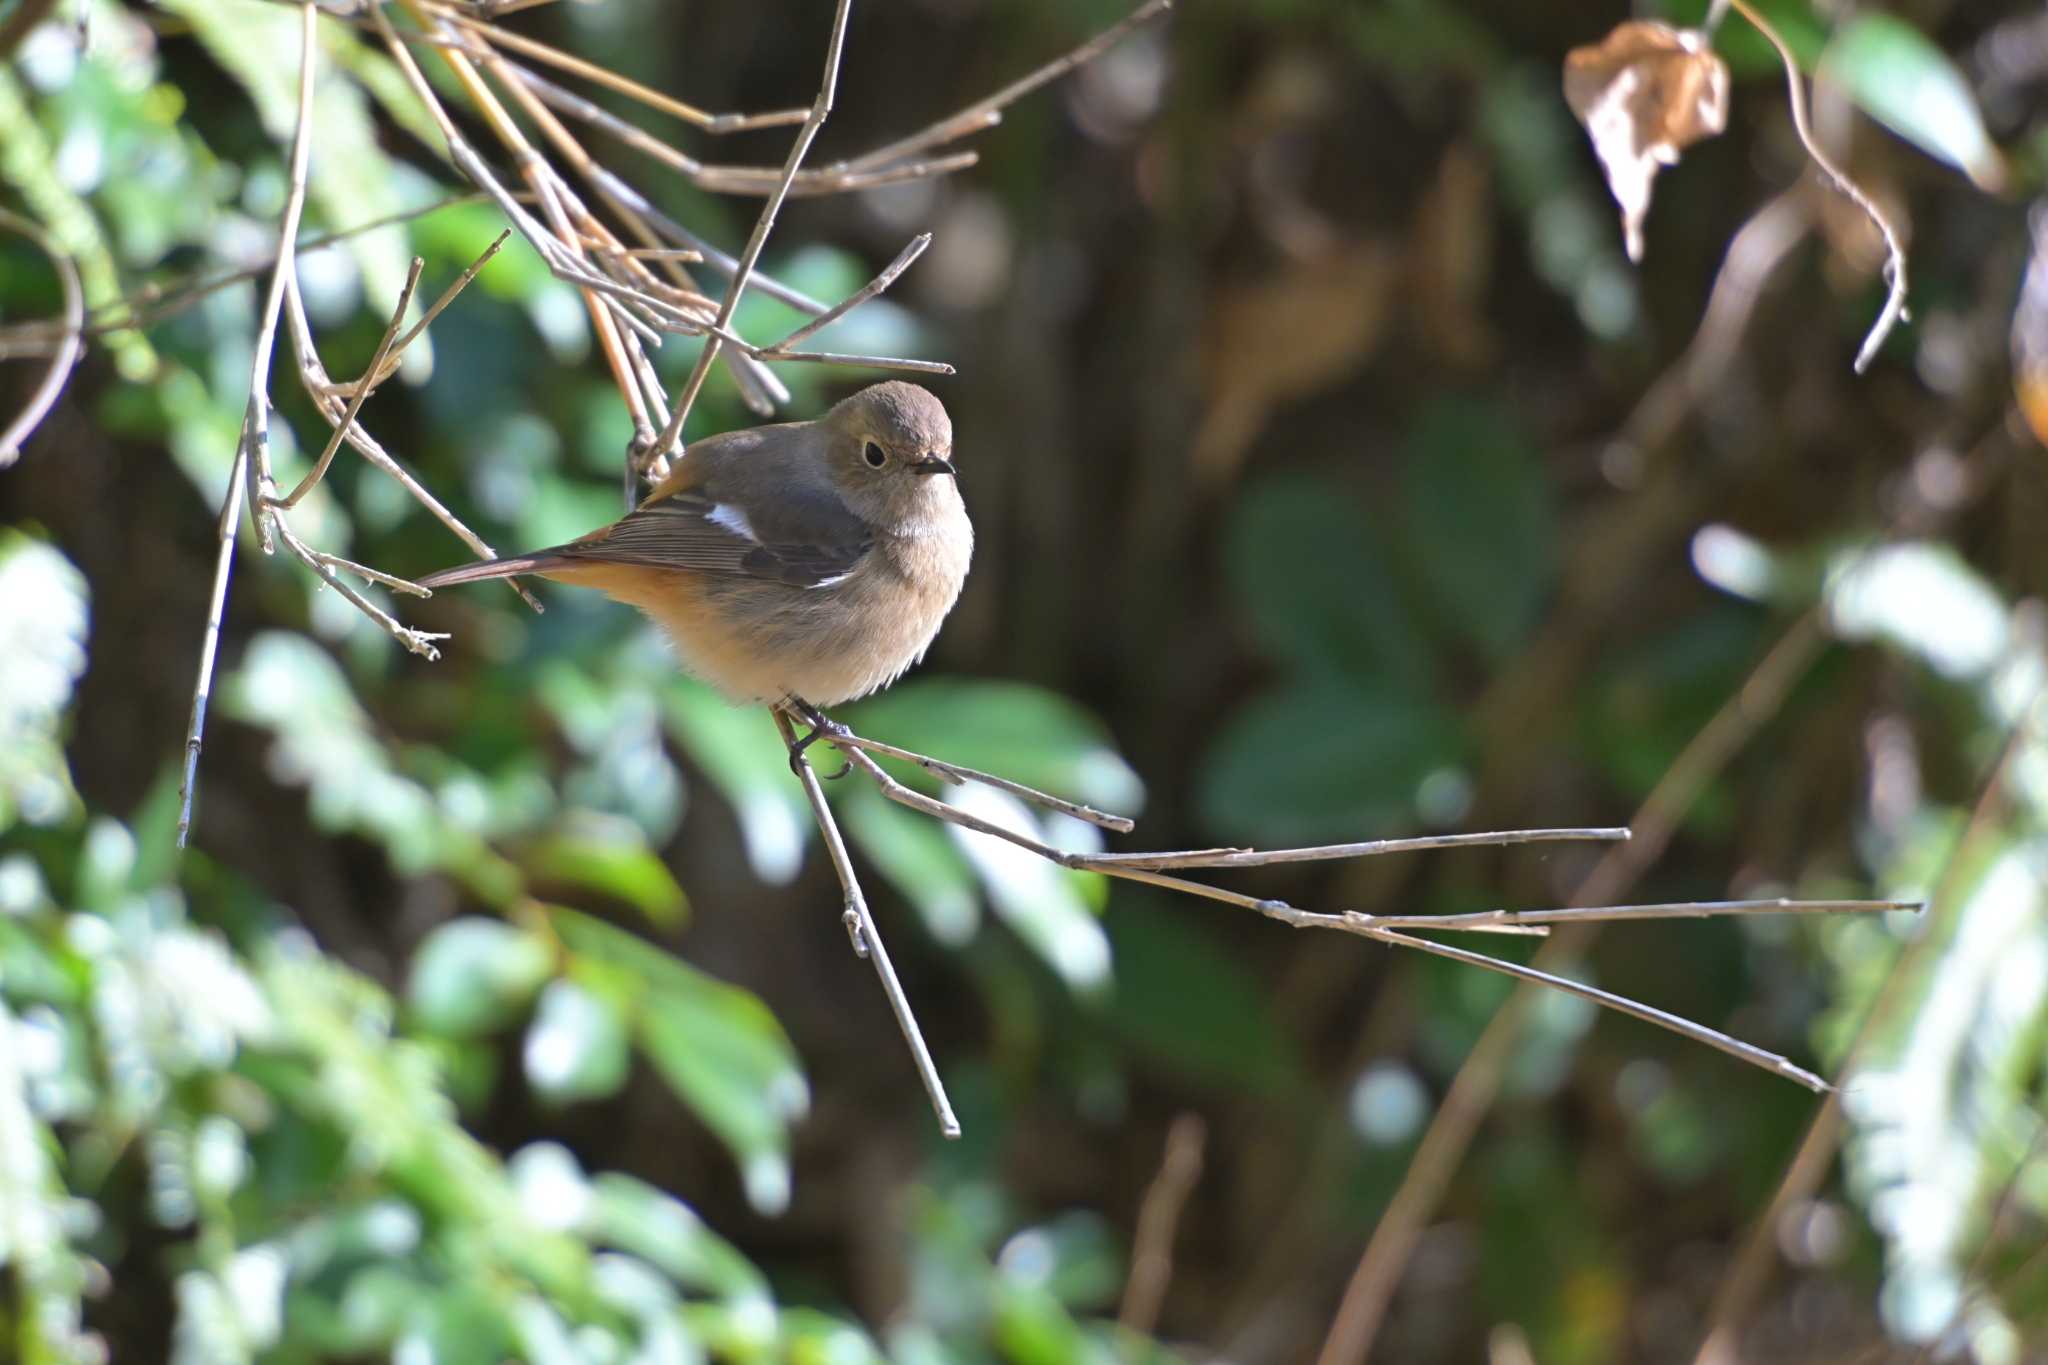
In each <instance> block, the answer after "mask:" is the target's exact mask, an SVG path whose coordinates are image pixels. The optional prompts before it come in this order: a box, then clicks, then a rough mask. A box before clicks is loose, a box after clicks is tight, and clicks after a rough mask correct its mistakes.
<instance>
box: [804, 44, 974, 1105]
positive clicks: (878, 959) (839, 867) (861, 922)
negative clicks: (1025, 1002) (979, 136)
mask: <svg viewBox="0 0 2048 1365" xmlns="http://www.w3.org/2000/svg"><path fill="white" fill-rule="evenodd" d="M843 12H844V11H843V8H842V13H843ZM773 714H774V716H775V728H776V729H778V730H780V731H781V732H782V742H783V744H784V745H785V746H786V747H787V748H788V749H789V756H790V759H791V760H792V761H793V762H794V764H795V766H796V774H797V778H798V780H799V781H801V782H802V783H803V787H804V799H805V800H807V801H809V802H810V805H811V814H812V816H813V817H815V818H816V820H817V822H818V833H819V834H820V835H822V836H823V837H824V840H825V851H826V852H827V853H828V854H830V855H831V858H832V870H833V871H834V872H836V873H838V874H839V886H840V889H841V890H842V891H844V892H845V895H846V909H845V910H844V912H843V913H842V918H843V919H844V921H845V924H846V932H847V936H848V937H849V938H850V939H851V940H852V942H853V951H854V954H855V955H856V956H859V957H864V958H867V959H868V960H869V961H870V962H872V963H873V964H874V966H875V977H876V979H877V980H879V981H880V982H881V983H882V994H883V995H885V996H887V997H888V999H889V1008H890V1010H891V1011H892V1012H893V1013H894V1014H895V1015H896V1026H897V1027H898V1028H900V1029H902V1030H903V1041H904V1042H906V1043H908V1044H909V1045H910V1056H911V1060H912V1061H914V1062H915V1063H916V1064H917V1074H918V1078H919V1079H920V1080H922V1081H923V1082H924V1089H925V1093H926V1094H927V1095H929V1096H930V1097H931V1102H932V1112H933V1113H934V1114H936V1115H937V1116H938V1120H939V1131H940V1132H941V1133H943V1134H944V1135H945V1136H947V1137H949V1138H957V1137H959V1136H960V1120H959V1119H957V1118H955V1117H954V1116H953V1105H952V1102H951V1101H949V1100H948V1099H947V1098H946V1085H945V1082H944V1081H942V1080H940V1079H939V1068H938V1067H937V1065H935V1064H934V1063H933V1061H932V1054H931V1049H930V1048H928V1047H926V1046H925V1041H924V1033H923V1031H922V1030H920V1029H919V1028H918V1026H917V1016H916V1015H915V1014H913V1013H912V1012H911V1009H910V999H909V997H908V996H906V995H904V993H903V983H902V982H900V981H898V980H897V979H896V968H895V966H894V965H893V964H892V963H891V962H890V961H889V950H888V949H887V948H885V947H883V946H882V933H881V930H880V929H878V928H877V927H876V925H875V916H874V912H873V911H871V910H869V909H868V901H867V897H866V896H864V895H863V894H861V889H860V879H859V878H858V877H857V876H855V875H854V871H853V859H852V858H850V857H848V856H847V852H846V841H845V840H844V839H842V838H841V837H840V835H839V823H838V821H836V820H834V819H833V818H832V807H831V806H830V804H828V803H827V802H826V800H825V789H824V788H823V787H822V786H820V785H819V783H818V775H817V774H816V773H815V772H813V771H811V765H810V763H809V762H808V761H806V760H805V758H804V756H803V753H802V751H801V750H800V749H798V748H797V741H796V728H795V727H794V726H792V725H791V724H790V723H789V717H788V716H786V715H784V714H783V713H782V711H781V709H780V708H779V707H778V708H776V709H775V711H774V712H773Z"/></svg>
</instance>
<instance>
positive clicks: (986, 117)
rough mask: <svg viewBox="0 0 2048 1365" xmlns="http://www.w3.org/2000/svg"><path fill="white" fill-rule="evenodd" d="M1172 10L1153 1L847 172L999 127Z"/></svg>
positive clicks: (1169, 0) (1168, 3) (1168, 1)
mask: <svg viewBox="0 0 2048 1365" xmlns="http://www.w3.org/2000/svg"><path fill="white" fill-rule="evenodd" d="M1171 8H1173V0H1147V2H1146V3H1145V4H1143V5H1141V6H1139V7H1138V8H1137V9H1135V10H1133V11H1132V12H1131V13H1129V14H1127V15H1125V16H1124V17H1123V18H1122V19H1120V20H1118V21H1117V22H1116V23H1114V24H1112V25H1110V26H1109V27H1108V28H1106V29H1104V30H1103V31H1102V32H1100V33H1098V34H1096V35H1095V36H1094V37H1093V38H1090V39H1088V41H1086V42H1084V43H1082V44H1081V45H1080V46H1079V47H1076V48H1074V49H1073V50H1072V51H1070V52H1068V53H1067V54H1066V55H1064V56H1061V57H1055V58H1054V59H1053V60H1052V61H1049V62H1047V63H1046V64H1045V65H1044V66H1041V67H1039V68H1038V69H1037V70H1036V71H1033V72H1032V73H1031V74H1029V75H1028V76H1024V77H1022V78H1020V79H1018V80H1014V81H1012V82H1010V83H1009V84H1008V85H1006V86H1004V87H1003V88H1002V89H1001V90H998V91H996V93H995V94H993V95H990V96H988V97H987V98H986V99H981V100H976V101H975V102H974V103H973V104H970V105H968V106H967V107H966V108H965V109H962V110H960V111H959V112H958V113H956V114H953V115H951V116H950V117H947V118H943V119H940V120H939V121H938V122H937V123H935V124H932V125H931V126H930V127H928V128H926V129H924V130H923V131H921V132H917V133H913V134H911V135H910V136H909V137H906V138H903V139H901V140H899V141H896V142H892V143H890V144H889V145H888V146H886V147H878V148H876V149H875V150H874V151H872V152H869V153H867V154H866V155H864V156H858V157H855V158H854V159H853V160H851V161H849V162H846V163H845V166H844V168H845V169H847V170H856V171H858V170H869V169H872V168H874V167H876V166H883V165H887V164H889V163H890V162H894V161H901V160H903V159H904V158H905V157H909V156H915V155H916V154H917V153H919V152H922V151H924V150H925V149H926V148H928V147H935V146H938V145H940V144H941V143H946V142H951V141H953V140H954V139H956V138H960V137H965V136H966V135H967V134H969V133H972V132H976V131H979V130H980V129H983V128H987V127H990V126H992V125H994V124H996V123H999V122H1001V121H1002V116H1003V110H1004V109H1006V108H1008V107H1009V106H1010V105H1012V104H1015V103H1016V102H1017V101H1018V100H1020V99H1022V98H1024V96H1026V95H1028V94H1030V93H1031V92H1032V91H1034V90H1036V89H1038V88H1039V87H1040V86H1042V85H1045V84H1046V83H1047V82H1050V81H1055V80H1058V79H1059V78H1060V77H1061V76H1064V75H1066V74H1067V73H1068V72H1069V71H1072V70H1073V69H1074V68H1075V67H1077V66H1081V65H1082V64H1084V63H1086V62H1090V61H1093V60H1094V59H1095V58H1097V57H1099V56H1101V55H1102V54H1103V53H1104V52H1106V51H1108V50H1109V49H1110V48H1111V47H1114V46H1115V45H1116V44H1117V43H1118V42H1120V41H1121V40H1122V39H1123V37H1124V35H1125V34H1127V33H1129V32H1130V31H1131V30H1133V29H1135V28H1137V27H1139V26H1140V25H1143V24H1147V23H1150V22H1151V21H1152V20H1154V19H1156V18H1158V17H1159V16H1160V15H1162V14H1164V13H1166V11H1167V10H1169V9H1171ZM831 169H835V170H836V169H840V168H839V167H837V166H835V167H832V168H831Z"/></svg>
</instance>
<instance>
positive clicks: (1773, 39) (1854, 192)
mask: <svg viewBox="0 0 2048 1365" xmlns="http://www.w3.org/2000/svg"><path fill="white" fill-rule="evenodd" d="M1729 3H1730V4H1732V5H1733V6H1734V7H1735V10H1736V12H1737V13H1739V14H1740V15H1741V16H1742V17H1743V18H1745V19H1747V20H1749V22H1750V24H1751V25H1752V26H1754V27H1755V29H1756V31H1757V32H1758V33H1761V34H1763V35H1764V37H1765V38H1767V39H1768V40H1769V41H1770V44H1771V46H1772V47H1774V48H1776V49H1777V50H1778V60H1779V61H1781V62H1783V63H1784V64H1785V91H1786V96H1787V99H1788V100H1789V102H1790V104H1791V106H1792V127H1793V129H1794V130H1795V131H1796V132H1797V133H1798V134H1799V142H1800V145H1801V146H1803V147H1805V148H1806V154H1807V155H1808V156H1810V157H1812V158H1813V164H1814V165H1816V166H1818V167H1820V169H1821V172H1822V174H1824V175H1826V176H1827V178H1828V179H1829V181H1830V182H1832V183H1833V185H1834V187H1835V188H1836V189H1838V190H1840V191H1841V192H1842V193H1843V194H1845V195H1847V196H1848V197H1849V198H1850V200H1851V201H1852V202H1854V203H1855V205H1856V207H1857V208H1860V209H1862V210H1863V212H1864V214H1865V215H1866V216H1867V217H1869V219H1870V221H1871V222H1872V223H1874V224H1875V225H1876V226H1877V230H1878V232H1879V233H1880V234H1881V235H1882V236H1883V237H1884V249H1885V263H1884V278H1885V284H1886V285H1887V286H1888V292H1887V294H1886V296H1885V302H1884V308H1883V310H1882V311H1881V312H1879V313H1878V315H1877V321H1876V322H1874V323H1872V324H1871V327H1870V334H1869V335H1868V336H1866V337H1864V339H1863V347H1862V349H1861V350H1859V351H1857V353H1856V373H1858V374H1861V373H1863V371H1864V370H1866V369H1868V368H1869V367H1870V362H1871V360H1872V359H1873V358H1874V357H1875V356H1876V355H1877V348H1878V347H1880V346H1882V345H1883V344H1884V339H1885V338H1886V337H1887V336H1890V335H1891V330H1892V328H1893V326H1894V325H1896V324H1897V323H1898V322H1899V321H1900V320H1901V319H1903V318H1904V317H1905V316H1906V249H1905V247H1903V246H1901V245H1900V244H1899V234H1898V231H1897V229H1895V228H1893V227H1892V224H1891V220H1890V219H1889V218H1887V217H1885V215H1884V210H1882V209H1880V208H1879V207H1878V206H1877V204H1876V202H1875V201H1874V200H1872V199H1871V197H1870V196H1869V195H1868V194H1865V193H1864V192H1863V188H1862V187H1861V186H1860V185H1858V184H1857V183H1856V182H1855V181H1853V180H1851V179H1850V178H1849V176H1848V173H1847V172H1845V171H1843V170H1842V168H1841V167H1839V166H1837V165H1836V164H1835V163H1834V162H1833V161H1832V160H1831V159H1830V158H1829V157H1828V154H1827V153H1826V152H1824V151H1822V150H1821V146H1820V141H1819V139H1817V138H1816V137H1814V135H1813V124H1812V121H1811V120H1810V119H1809V118H1808V116H1807V109H1806V85H1805V82H1804V81H1802V80H1801V79H1800V77H1799V62H1798V59H1797V58H1795V57H1794V56H1793V55H1792V49H1791V48H1789V47H1787V46H1785V40H1784V39H1783V38H1781V37H1779V36H1778V31H1777V30H1776V29H1774V28H1772V27H1771V24H1770V21H1769V20H1767V19H1765V18H1764V17H1763V15H1761V14H1759V13H1757V11H1756V8H1755V6H1753V5H1751V4H1750V3H1749V0H1729Z"/></svg>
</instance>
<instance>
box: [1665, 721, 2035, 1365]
mask: <svg viewBox="0 0 2048 1365" xmlns="http://www.w3.org/2000/svg"><path fill="white" fill-rule="evenodd" d="M2040 704H2041V694H2040V693H2039V692H2038V691H2037V693H2036V695H2035V698H2034V701H2033V702H2032V703H2031V704H2030V705H2028V706H2027V708H2026V709H2025V710H2024V711H2022V712H2021V713H2020V715H2019V717H2018V719H2017V720H2016V721H2015V722H2014V724H2013V727H2012V730H2011V732H2010V733H2009V734H2008V735H2007V736H2006V739H2005V743H2004V744H2003V745H2001V746H2000V748H1999V752H1998V755H1997V757H1996V758H1995V759H1993V761H1992V764H1991V767H1990V770H1989V771H1988V772H1987V773H1986V774H1985V777H1984V781H1983V783H1982V784H1981V786H1980V788H1979V791H1978V795H1977V799H1976V800H1975V801H1974V802H1972V803H1971V807H1970V818H1969V820H1968V822H1967V823H1965V824H1964V826H1963V832H1962V834H1961V835H1960V836H1959V837H1958V838H1957V839H1956V842H1955V844H1954V845H1953V846H1952V847H1951V848H1950V849H1949V851H1948V855H1947V856H1946V858H1944V859H1943V863H1942V868H1941V872H1940V874H1939V875H1938V876H1937V877H1936V878H1935V881H1934V891H1933V893H1932V895H1931V896H1930V897H1929V900H1930V902H1931V903H1932V905H1933V906H1934V913H1933V915H1932V916H1930V922H1929V923H1928V924H1927V925H1926V926H1925V927H1924V929H1923V931H1922V932H1921V933H1920V934H1918V935H1917V936H1915V937H1914V938H1912V939H1909V940H1908V941H1907V942H1906V944H1905V946H1904V947H1903V948H1901V949H1900V951H1899V953H1898V955H1897V956H1896V957H1895V958H1894V959H1893V961H1892V965H1891V968H1890V969H1889V970H1888V971H1887V972H1886V973H1885V979H1884V981H1883V983H1882V984H1881V985H1880V986H1879V987H1878V990H1877V994H1876V996H1875V997H1873V999H1872V1000H1871V1003H1870V1008H1869V1009H1868V1010H1866V1011H1865V1012H1864V1015H1863V1019H1862V1021H1861V1022H1860V1023H1859V1024H1858V1025H1857V1027H1856V1033H1855V1035H1854V1037H1852V1038H1851V1039H1850V1042H1849V1047H1848V1049H1847V1051H1846V1052H1844V1054H1843V1056H1842V1062H1841V1065H1840V1066H1839V1067H1838V1068H1837V1069H1836V1074H1838V1075H1840V1076H1844V1077H1846V1076H1849V1075H1850V1074H1851V1073H1852V1072H1853V1071H1854V1070H1855V1067H1856V1065H1857V1063H1858V1062H1859V1061H1861V1060H1862V1056H1863V1051H1864V1049H1865V1048H1866V1047H1867V1046H1868V1045H1869V1042H1870V1039H1871V1038H1872V1037H1874V1036H1875V1034H1876V1032H1877V1030H1878V1029H1879V1028H1880V1027H1882V1026H1883V1024H1884V1023H1885V1022H1886V1021H1887V1020H1888V1019H1890V1018H1891V1016H1892V1012H1893V1011H1894V1010H1895V1009H1896V1008H1897V1007H1898V1005H1899V1003H1900V1001H1901V1000H1902V999H1903V998H1904V995H1905V990H1906V986H1907V983H1908V982H1910V981H1911V980H1912V979H1913V974H1914V969H1915V968H1916V967H1917V966H1918V964H1919V962H1920V959H1921V957H1922V955H1924V954H1925V953H1926V952H1927V951H1928V945H1929V944H1931V943H1933V942H1934V941H1936V939H1937V938H1938V937H1939V934H1938V930H1939V928H1940V924H1941V918H1942V917H1945V916H1950V915H1953V914H1954V913H1955V911H1956V907H1957V906H1958V905H1959V903H1960V901H1961V900H1962V895H1961V892H1962V889H1963V888H1962V880H1963V878H1964V877H1965V876H1966V875H1968V869H1969V868H1970V866H1971V864H1972V863H1973V861H1974V856H1973V855H1974V853H1975V850H1976V848H1977V845H1978V844H1979V842H1980V841H1982V840H1983V839H1984V838H1986V837H1988V835H1989V833H1990V831H1991V829H1992V826H1993V824H1994V823H1995V821H1996V819H1997V817H1998V815H1999V814H2000V813H2001V805H2002V798H2003V795H2004V790H2005V783H2006V780H2007V778H2008V776H2009V775H2010V773H2011V770H2012V766H2013V763H2014V762H2015V761H2016V760H2017V759H2018V757H2019V756H2020V755H2021V754H2022V753H2024V752H2025V751H2026V750H2027V748H2028V745H2029V741H2030V739H2031V736H2032V734H2033V729H2034V725H2033V721H2034V717H2035V716H2036V714H2037V713H2038V711H2039V708H2040ZM1841 1139H1842V1106H1841V1099H1840V1096H1839V1094H1835V1095H1830V1096H1828V1098H1827V1100H1826V1102H1825V1103H1823V1104H1822V1105H1821V1107H1820V1110H1819V1111H1818V1112H1817V1113H1815V1114H1814V1116H1813V1119H1812V1121H1811V1122H1809V1123H1808V1124H1807V1128H1806V1133H1805V1136H1803V1137H1802V1138H1801V1139H1800V1141H1799V1150H1798V1151H1797V1152H1796V1153H1794V1155H1793V1157H1792V1160H1791V1161H1790V1162H1789V1163H1787V1164H1786V1167H1785V1173H1784V1175H1783V1176H1782V1177H1780V1179H1779V1181H1778V1188H1777V1190H1776V1191H1774V1192H1773V1193H1772V1195H1771V1202H1770V1203H1769V1205H1768V1206H1766V1207H1765V1209H1764V1211H1763V1213H1762V1214H1761V1215H1759V1216H1758V1218H1757V1220H1756V1222H1755V1223H1754V1224H1752V1225H1751V1227H1750V1230H1749V1235H1748V1236H1747V1237H1746V1238H1745V1239H1744V1240H1743V1244H1742V1249H1741V1250H1740V1251H1739V1252H1737V1253H1736V1255H1735V1257H1734V1258H1733V1259H1732V1260H1731V1261H1730V1262H1729V1265H1728V1270H1727V1272H1726V1273H1725V1274H1724V1275H1723V1277H1722V1280H1721V1284H1720V1286H1719V1287H1718V1288H1717V1289H1716V1290H1715V1291H1714V1301H1713V1305H1712V1307H1711V1308H1710V1309H1709V1310H1708V1314H1707V1324H1708V1325H1707V1333H1706V1336H1705V1338H1704V1339H1703V1340H1702V1342H1701V1343H1700V1349H1699V1353H1698V1354H1697V1355H1696V1356H1695V1357H1694V1361H1695V1365H1732V1363H1733V1362H1734V1361H1735V1360H1736V1358H1737V1352H1736V1349H1735V1333H1736V1331H1737V1330H1738V1329H1739V1327H1740V1326H1741V1324H1742V1323H1743V1321H1744V1320H1746V1319H1747V1318H1748V1317H1749V1314H1750V1310H1751V1309H1752V1308H1753V1307H1754V1306H1755V1304H1756V1299H1757V1295H1759V1294H1760V1293H1762V1292H1763V1286H1764V1281H1765V1279H1766V1277H1767V1276H1768V1275H1769V1273H1770V1267H1771V1261H1772V1253H1773V1249H1774V1248H1775V1247H1776V1245H1777V1228H1778V1226H1779V1223H1780V1221H1781V1220H1782V1218H1783V1217H1784V1214H1785V1211H1786V1210H1787V1209H1789V1208H1791V1207H1792V1206H1793V1205H1794V1204H1797V1203H1800V1202H1802V1201H1804V1200H1807V1199H1811V1198H1812V1197H1813V1193H1814V1191H1815V1190H1817V1189H1819V1188H1820V1182H1821V1181H1822V1180H1823V1179H1825V1178H1826V1176H1827V1173H1828V1168H1829V1167H1830V1166H1831V1165H1833V1164H1834V1159H1835V1150H1836V1148H1837V1147H1838V1146H1839V1145H1840V1143H1841Z"/></svg>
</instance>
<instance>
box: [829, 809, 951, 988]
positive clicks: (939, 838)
mask: <svg viewBox="0 0 2048 1365" xmlns="http://www.w3.org/2000/svg"><path fill="white" fill-rule="evenodd" d="M838 813H839V821H840V824H841V825H843V826H844V827H845V829H846V834H847V837H848V838H850V839H852V840H853V842H854V843H855V845H857V846H858V847H859V849H860V851H861V852H862V853H863V854H865V855H866V856H867V858H868V860H869V861H870V862H872V863H874V865H875V867H876V868H877V869H878V870H880V872H881V874H882V876H883V877H884V878H886V879H887V880H888V881H889V883H890V884H891V885H892V886H894V887H895V888H896V889H897V891H899V892H901V893H902V895H903V897H904V898H905V899H906V900H908V901H909V902H910V903H911V904H912V905H913V906H915V907H916V908H917V912H918V915H919V916H920V917H921V918H922V919H923V920H924V927H925V928H926V929H927V930H929V931H930V932H931V936H932V937H933V938H935V939H937V940H938V941H939V942H941V943H943V944H946V945H948V946H949V947H957V946H959V945H960V944H963V943H966V942H967V941H968V940H969V939H972V938H973V937H974V934H975V931H976V930H977V929H978V928H979V927H980V925H981V896H980V894H979V892H978V890H977V888H976V886H975V880H974V873H973V871H972V870H971V869H970V868H969V867H968V865H967V862H966V860H965V859H964V858H963V857H962V856H961V854H960V850H959V849H958V848H956V847H955V846H954V844H953V841H952V840H951V839H950V838H949V837H948V835H947V833H946V831H945V830H943V829H941V828H940V827H939V824H938V822H936V821H933V820H927V819H925V818H924V817H923V816H921V815H916V814H913V813H911V812H910V811H908V810H906V809H904V808H903V807H902V806H899V805H897V804H896V803H895V802H893V801H891V800H889V799H888V798H887V797H885V796H883V795H882V794H881V793H880V792H879V791H877V790H876V789H875V788H874V786H873V785H872V784H869V783H862V784H861V785H860V786H857V787H854V788H852V789H850V790H848V791H847V792H845V793H844V795H843V796H842V797H841V799H840V801H839V804H838Z"/></svg>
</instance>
